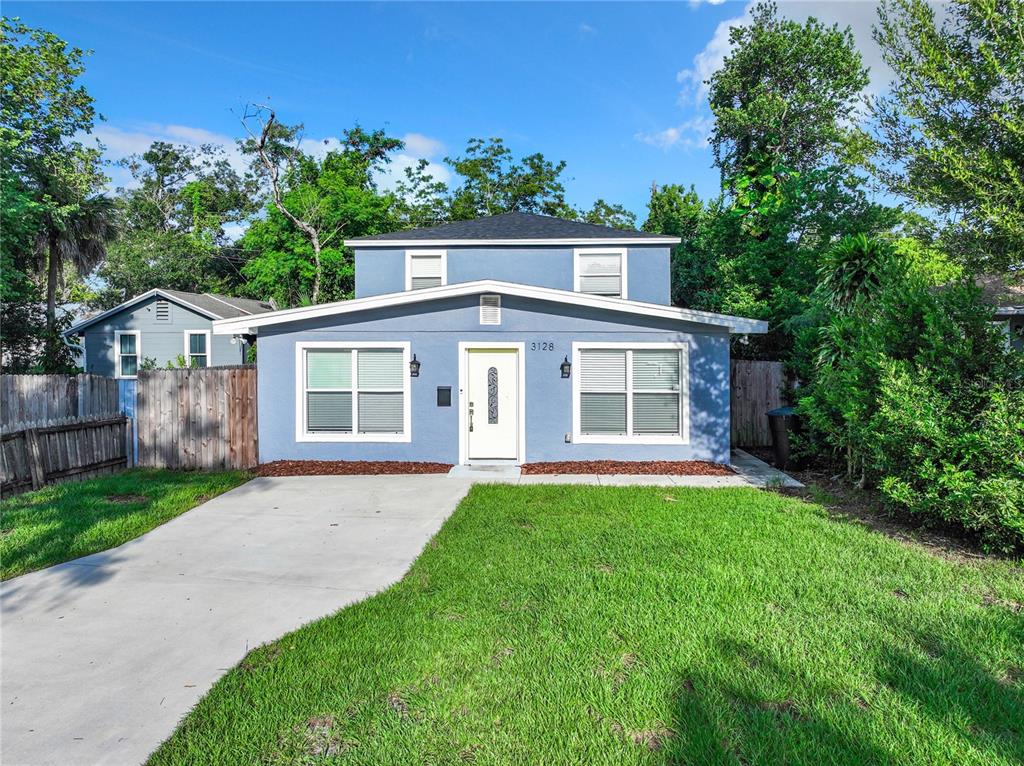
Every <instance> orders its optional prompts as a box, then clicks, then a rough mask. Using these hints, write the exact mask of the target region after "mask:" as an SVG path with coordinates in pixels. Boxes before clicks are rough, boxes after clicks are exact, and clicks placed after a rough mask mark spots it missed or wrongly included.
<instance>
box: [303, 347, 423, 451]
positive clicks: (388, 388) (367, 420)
mask: <svg viewBox="0 0 1024 766" xmlns="http://www.w3.org/2000/svg"><path fill="white" fill-rule="evenodd" d="M408 357H409V347H408V344H396V345H389V344H379V345H378V344H332V343H327V344H323V343H309V344H300V346H299V348H298V357H297V359H296V363H297V366H298V391H297V393H298V395H299V402H298V405H299V406H298V408H297V413H296V417H297V419H298V438H299V440H300V441H345V440H352V441H408V440H409V430H410V429H409V413H410V408H409V372H408V370H409V358H408Z"/></svg>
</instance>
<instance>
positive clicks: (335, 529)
mask: <svg viewBox="0 0 1024 766" xmlns="http://www.w3.org/2000/svg"><path fill="white" fill-rule="evenodd" d="M470 484H471V482H469V481H462V480H455V479H450V478H448V477H446V476H379V477H376V476H315V477H289V478H281V479H255V480H253V481H251V482H249V483H248V484H245V485H243V486H241V487H239V488H237V489H235V490H233V491H231V492H228V493H227V494H224V495H221V496H220V497H217V498H215V499H213V500H211V501H210V502H208V503H205V504H204V505H202V506H200V507H198V508H196V509H194V510H192V511H190V512H188V513H186V514H184V515H183V516H180V517H178V518H177V519H174V520H173V521H170V522H168V523H167V524H165V525H163V526H161V527H158V528H157V529H154V530H153V531H152V532H149V533H148V534H146V535H143V536H142V537H140V538H138V539H136V540H133V541H131V542H129V543H126V544H125V545H122V546H120V547H119V548H114V549H112V550H108V551H104V552H102V553H98V554H95V555H92V556H88V557H86V558H82V559H78V560H77V561H72V562H68V563H66V564H60V565H58V566H55V567H51V568H49V569H46V570H44V571H41V572H33V573H31V574H27V575H23V576H21V577H17V578H15V579H13V580H9V581H7V582H5V583H3V584H0V605H2V620H3V622H2V627H0V630H2V640H3V645H2V662H3V666H2V673H3V675H2V681H3V689H2V702H3V705H2V708H0V719H2V722H0V725H2V728H0V762H2V763H3V764H4V766H14V765H15V764H31V765H32V766H39V765H40V764H60V765H61V766H74V765H75V764H117V765H118V766H128V765H132V764H138V763H141V762H142V761H144V760H145V759H146V757H147V756H148V755H149V753H150V752H152V751H153V750H154V749H155V748H156V747H157V746H158V745H159V744H160V743H161V742H162V741H163V740H164V739H166V738H167V737H168V736H169V735H170V734H171V732H172V731H173V730H174V727H175V725H176V724H177V723H178V721H179V720H180V719H181V718H182V716H184V715H185V714H186V713H187V712H188V711H189V710H190V709H191V708H192V706H193V705H195V703H196V702H198V701H199V698H200V697H201V696H202V695H203V694H205V693H206V691H207V690H208V689H209V688H210V686H211V685H212V684H213V682H214V681H216V680H217V678H219V677H220V676H221V675H223V673H224V672H225V671H226V670H227V669H228V668H230V667H231V666H233V665H235V664H236V663H237V662H238V661H239V660H241V659H242V657H243V656H244V655H245V653H246V652H247V651H248V650H249V649H251V648H253V647H255V646H258V645H259V644H262V643H265V642H267V641H271V640H273V639H276V638H278V637H280V636H281V635H282V634H284V633H286V632H288V631H290V630H293V629H295V628H298V627H300V626H301V625H303V624H304V623H306V622H309V621H310V620H314V619H316V618H318V617H322V616H324V615H327V614H331V613H332V612H334V611H336V610H338V609H340V608H341V607H343V606H346V605H347V604H351V603H353V602H355V601H358V600H360V599H362V598H365V597H366V596H367V595H370V594H372V593H375V592H377V591H379V590H381V589H383V588H386V587H387V586H389V585H391V584H392V583H394V582H395V581H396V580H398V579H399V578H401V577H402V575H403V574H404V573H405V572H406V570H407V569H408V568H409V565H410V564H411V563H412V561H413V559H415V558H416V556H417V555H419V553H420V551H421V550H422V549H423V546H424V545H425V544H426V542H427V541H428V540H429V539H430V538H431V536H433V535H434V533H436V532H437V530H438V529H439V528H440V526H441V524H442V523H443V522H444V520H445V519H446V518H447V517H448V515H449V514H450V513H451V512H452V511H453V510H454V509H455V506H456V505H457V504H458V502H459V500H460V499H461V498H462V496H463V495H464V494H465V493H466V491H467V490H468V489H469V487H470Z"/></svg>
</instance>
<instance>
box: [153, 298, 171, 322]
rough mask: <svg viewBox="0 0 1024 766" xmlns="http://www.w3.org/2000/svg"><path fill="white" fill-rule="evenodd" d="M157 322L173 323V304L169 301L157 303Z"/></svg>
mask: <svg viewBox="0 0 1024 766" xmlns="http://www.w3.org/2000/svg"><path fill="white" fill-rule="evenodd" d="M156 321H158V322H170V321H171V304H170V303H168V302H167V301H157V302H156Z"/></svg>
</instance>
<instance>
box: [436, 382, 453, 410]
mask: <svg viewBox="0 0 1024 766" xmlns="http://www.w3.org/2000/svg"><path fill="white" fill-rule="evenodd" d="M437 406H438V407H451V406H452V387H451V386H438V387H437Z"/></svg>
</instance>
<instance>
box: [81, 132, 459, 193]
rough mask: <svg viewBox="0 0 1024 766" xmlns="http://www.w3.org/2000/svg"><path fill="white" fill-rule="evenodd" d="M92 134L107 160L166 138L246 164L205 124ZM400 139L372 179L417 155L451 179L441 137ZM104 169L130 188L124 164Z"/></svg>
mask: <svg viewBox="0 0 1024 766" xmlns="http://www.w3.org/2000/svg"><path fill="white" fill-rule="evenodd" d="M92 136H93V137H94V138H96V139H99V141H100V142H101V143H102V144H103V145H104V147H105V152H104V156H105V157H106V158H107V159H108V160H110V161H111V162H116V161H118V160H122V159H124V158H126V157H128V156H130V155H133V154H142V153H143V152H145V151H146V150H147V149H149V147H150V145H151V144H152V143H153V142H154V141H166V142H168V143H172V144H184V145H186V146H192V147H198V146H202V145H204V144H212V145H214V146H219V147H221V148H222V149H223V150H224V153H225V156H226V157H227V159H228V162H230V163H231V166H232V167H233V168H235V170H237V171H239V172H244V171H245V169H246V167H247V162H246V159H245V158H244V157H243V156H242V153H241V152H240V151H239V149H238V145H237V144H236V143H235V138H233V137H232V136H228V135H224V134H222V133H215V132H214V131H211V130H206V129H205V128H198V127H194V126H189V125H170V124H167V125H165V124H160V123H140V124H137V125H135V126H132V127H130V128H121V127H117V126H114V125H109V124H106V123H104V124H102V125H100V126H99V127H97V128H96V129H95V130H94V131H93V133H92ZM402 141H403V143H404V144H405V148H404V149H403V150H402V151H401V152H397V153H396V154H393V155H392V156H391V163H390V164H389V165H387V166H386V168H385V169H384V170H383V171H382V172H380V173H379V174H378V175H377V179H376V180H377V182H378V183H379V184H380V185H381V187H383V188H385V189H394V187H395V184H396V183H397V181H398V180H399V179H401V178H404V177H405V169H406V168H408V167H415V165H416V163H417V162H419V160H420V159H421V158H422V159H426V160H428V161H429V162H430V165H429V167H428V172H429V173H430V175H432V176H433V177H434V178H436V179H437V180H439V181H444V182H445V183H448V182H449V181H450V180H451V172H450V171H449V170H448V168H447V167H445V166H444V165H443V164H442V163H441V162H440V159H441V157H442V156H443V155H444V151H445V146H444V144H443V143H442V142H441V141H439V140H437V139H436V138H431V137H430V136H427V135H424V134H422V133H406V134H405V135H404V136H402ZM340 148H341V139H340V138H338V137H336V136H328V137H326V138H311V137H306V138H303V139H301V140H300V142H299V149H300V150H301V151H303V152H305V153H306V154H310V155H312V156H314V157H317V158H323V157H324V156H325V155H326V154H327V153H328V152H330V151H336V150H338V149H340ZM107 172H108V174H109V175H110V177H111V184H110V185H111V188H112V189H114V188H117V187H124V188H131V187H132V186H133V185H134V180H133V179H132V177H131V174H130V173H128V171H127V170H125V169H124V168H120V167H116V166H114V167H110V168H108V170H107Z"/></svg>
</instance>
